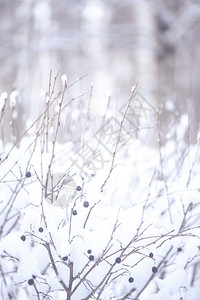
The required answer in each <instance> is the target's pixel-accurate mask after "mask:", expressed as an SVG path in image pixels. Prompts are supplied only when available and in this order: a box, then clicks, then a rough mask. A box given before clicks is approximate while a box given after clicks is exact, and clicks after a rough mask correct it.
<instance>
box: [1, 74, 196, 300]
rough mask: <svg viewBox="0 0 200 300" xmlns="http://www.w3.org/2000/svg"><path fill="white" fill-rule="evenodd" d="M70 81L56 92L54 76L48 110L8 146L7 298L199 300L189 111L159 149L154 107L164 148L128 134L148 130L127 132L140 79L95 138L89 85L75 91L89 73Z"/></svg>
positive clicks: (4, 167) (4, 162) (4, 190)
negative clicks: (76, 134)
mask: <svg viewBox="0 0 200 300" xmlns="http://www.w3.org/2000/svg"><path fill="white" fill-rule="evenodd" d="M62 79H63V90H62V91H61V92H59V93H58V94H57V95H55V85H56V81H57V80H58V74H57V75H56V76H55V78H54V80H52V78H51V76H50V83H49V91H48V94H47V97H46V103H45V108H44V111H43V112H42V113H41V115H40V116H39V117H38V118H37V119H36V120H35V121H34V122H33V123H31V124H30V125H29V127H28V128H27V129H26V131H25V132H24V134H22V136H21V137H20V138H19V139H17V140H14V141H13V145H10V144H3V143H2V145H1V174H0V176H1V177H0V188H1V199H0V216H1V217H0V238H1V243H0V255H1V260H0V272H1V278H0V294H1V298H2V299H5V300H7V299H67V300H73V299H82V300H86V299H118V300H122V299H148V300H149V299H193V300H195V299H197V298H198V296H197V295H198V293H199V292H200V288H199V286H198V282H199V276H200V274H199V271H198V267H199V263H200V260H199V255H200V252H199V251H200V250H199V249H200V244H199V236H200V226H199V221H198V220H199V181H198V175H199V170H198V169H199V163H200V162H199V140H197V142H196V144H193V145H192V144H191V145H190V144H187V143H185V142H184V138H183V137H184V136H185V134H186V133H187V131H188V122H187V118H186V116H182V117H181V119H180V121H179V120H177V124H176V126H174V127H173V128H171V129H169V132H168V142H167V143H166V145H164V146H161V145H162V132H161V130H160V123H161V112H160V111H159V110H157V111H156V115H155V123H154V126H155V132H156V131H157V136H156V141H157V148H156V149H150V148H148V147H146V146H143V145H142V144H141V142H140V141H139V139H136V138H134V137H135V136H134V137H133V136H132V135H130V134H131V133H133V132H136V131H137V132H138V131H140V130H142V129H141V127H139V126H138V127H137V128H131V129H130V132H128V131H125V130H124V124H125V122H126V120H127V115H128V112H129V110H130V106H131V103H132V102H134V101H136V100H135V99H134V95H135V93H136V87H135V88H134V89H132V91H131V95H130V98H129V99H128V100H127V101H126V108H125V110H124V113H123V115H122V117H121V119H120V121H119V122H117V121H116V120H118V119H117V118H116V117H115V116H112V115H110V111H107V114H105V115H104V116H103V118H102V127H101V129H102V128H104V125H105V124H108V123H109V122H110V120H111V119H112V117H113V118H114V120H115V125H116V126H118V127H117V129H118V130H117V132H116V131H115V130H114V128H113V127H112V126H111V125H110V126H109V130H110V131H109V132H107V133H105V132H104V131H101V139H100V140H97V139H96V138H95V137H96V136H97V135H96V136H93V138H91V137H90V139H89V140H88V139H87V134H88V131H89V127H90V126H91V125H92V124H91V123H90V122H92V121H91V120H90V117H89V113H90V102H91V101H92V88H91V90H90V92H89V93H83V94H81V95H78V96H74V98H71V97H68V92H69V91H70V89H71V87H73V86H74V85H75V84H77V81H79V80H81V78H80V79H79V80H77V81H76V82H74V83H72V84H68V83H67V78H66V77H65V76H64V77H62ZM84 95H86V96H87V97H88V99H87V100H88V101H87V102H88V103H89V104H88V107H87V109H86V110H84V111H85V112H86V114H85V116H84V118H85V119H84V118H83V116H81V118H83V119H84V120H85V123H84V124H85V127H84V129H83V132H82V139H79V141H78V142H79V144H80V148H79V151H78V152H77V150H76V152H75V150H74V145H73V143H70V139H69V141H68V142H65V143H63V144H61V143H59V142H58V136H59V134H60V132H59V129H60V128H61V127H62V131H61V132H64V131H63V122H64V120H65V118H70V116H71V117H72V116H73V111H72V109H71V106H72V104H73V103H74V102H76V101H77V102H78V101H80V99H82V97H83V96H84ZM109 101H110V99H109ZM82 114H83V112H82ZM1 118H2V119H1V120H3V106H2V117H1ZM78 118H80V116H79V117H78ZM76 122H78V120H77V121H76ZM109 124H110V123H109ZM112 124H113V123H112ZM142 128H143V129H144V128H145V126H144V124H143V127H142ZM66 130H68V128H66ZM74 130H76V127H74ZM144 130H147V132H148V131H150V130H151V128H150V127H148V128H147V127H146V128H145V129H144ZM97 132H99V128H97ZM175 134H176V137H177V139H176V141H174V140H172V139H171V137H173V136H174V135H175ZM72 135H73V134H72ZM128 135H129V139H126V138H127V136H128ZM105 136H106V137H107V141H108V140H109V143H110V145H111V146H112V147H111V148H109V150H110V151H106V150H105V149H106V147H105V144H104V145H103V143H101V142H102V141H104V138H105ZM125 137H126V138H125ZM72 139H73V136H72ZM97 141H98V142H97ZM76 143H77V142H76ZM17 145H18V148H17V147H16V146H17ZM106 146H108V143H106ZM89 151H90V152H89ZM88 153H89V154H88ZM86 154H87V155H86ZM80 158H81V164H80Z"/></svg>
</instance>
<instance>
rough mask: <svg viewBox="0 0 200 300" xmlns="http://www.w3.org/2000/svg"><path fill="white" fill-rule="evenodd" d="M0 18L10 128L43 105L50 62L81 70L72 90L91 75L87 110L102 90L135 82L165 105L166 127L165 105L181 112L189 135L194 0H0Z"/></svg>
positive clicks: (124, 92)
mask: <svg viewBox="0 0 200 300" xmlns="http://www.w3.org/2000/svg"><path fill="white" fill-rule="evenodd" d="M0 23H1V26H0V69H1V72H0V94H1V93H2V92H4V91H6V92H7V93H8V95H10V94H11V92H12V91H13V90H15V89H17V90H19V96H18V98H19V99H20V102H19V103H20V107H19V108H18V109H19V113H20V116H21V117H20V119H21V124H20V125H19V124H18V129H17V130H18V131H19V132H18V133H17V134H19V133H20V131H22V128H23V127H24V126H25V125H23V122H26V120H27V119H29V118H34V117H35V116H36V115H37V114H38V112H40V111H41V108H42V107H43V106H44V105H45V94H46V92H47V90H48V80H49V72H50V69H52V70H53V72H54V74H56V73H57V71H58V70H59V72H60V73H59V74H60V75H62V74H63V73H65V74H66V75H67V76H68V79H69V81H70V82H72V81H73V80H75V79H76V78H78V77H81V76H82V75H84V74H85V73H87V74H88V75H87V77H85V78H84V79H83V80H81V81H80V84H79V85H78V87H77V89H79V91H77V92H80V93H81V92H83V91H84V90H86V89H89V87H90V84H91V83H93V85H94V96H93V98H94V100H93V101H94V103H95V105H94V107H93V113H94V114H95V113H98V111H99V110H100V109H101V107H102V106H103V105H104V104H105V103H106V102H105V101H107V96H108V93H110V94H111V95H115V94H117V95H118V97H119V99H124V98H125V97H128V95H129V94H130V89H131V87H132V86H133V85H135V84H136V83H137V82H138V83H139V87H138V89H139V92H140V93H141V94H142V95H143V96H144V97H145V99H147V100H148V102H149V103H151V104H152V105H154V106H155V107H163V109H164V110H165V113H164V122H165V126H166V127H169V126H171V124H173V122H172V121H171V119H170V118H171V116H170V113H171V111H172V110H173V112H174V111H175V112H176V111H179V112H180V113H188V115H189V118H190V122H191V128H192V132H193V133H194V136H195V133H196V131H197V130H198V127H199V120H200V118H199V115H200V108H199V103H200V101H199V100H200V99H199V97H200V82H199V78H200V76H199V75H200V74H199V70H200V34H199V32H200V1H199V0H196V1H195V0H190V1H189V0H168V1H166V0H123V1H119V0H81V1H80V0H73V1H72V0H59V1H53V0H41V1H40V0H0ZM60 84H61V85H62V82H60ZM77 92H76V94H77ZM123 101H124V100H123ZM166 103H168V104H167V105H166ZM8 120H9V118H8ZM8 124H9V123H8ZM8 124H4V126H7V127H8V126H9V125H8Z"/></svg>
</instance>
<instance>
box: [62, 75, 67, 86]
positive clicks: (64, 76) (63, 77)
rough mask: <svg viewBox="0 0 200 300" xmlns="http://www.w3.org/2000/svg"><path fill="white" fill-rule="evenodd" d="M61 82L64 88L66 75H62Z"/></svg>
mask: <svg viewBox="0 0 200 300" xmlns="http://www.w3.org/2000/svg"><path fill="white" fill-rule="evenodd" d="M61 80H62V84H63V86H64V87H65V86H66V85H67V75H66V74H63V75H62V76H61Z"/></svg>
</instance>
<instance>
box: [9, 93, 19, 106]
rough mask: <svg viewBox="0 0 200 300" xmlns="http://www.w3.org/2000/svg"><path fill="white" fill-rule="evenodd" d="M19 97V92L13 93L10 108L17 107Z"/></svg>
mask: <svg viewBox="0 0 200 300" xmlns="http://www.w3.org/2000/svg"><path fill="white" fill-rule="evenodd" d="M18 96H19V91H17V90H16V91H12V93H11V94H10V107H11V108H14V107H15V106H16V103H17V99H18Z"/></svg>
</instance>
